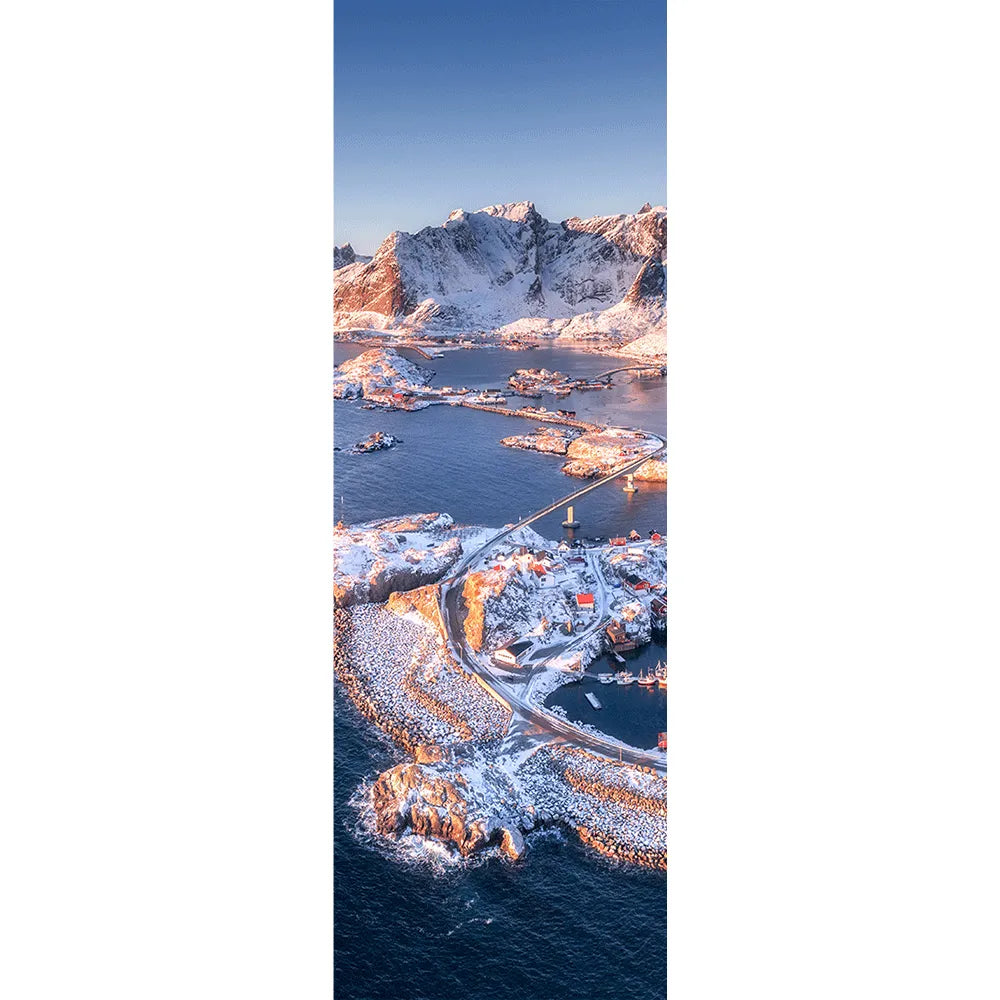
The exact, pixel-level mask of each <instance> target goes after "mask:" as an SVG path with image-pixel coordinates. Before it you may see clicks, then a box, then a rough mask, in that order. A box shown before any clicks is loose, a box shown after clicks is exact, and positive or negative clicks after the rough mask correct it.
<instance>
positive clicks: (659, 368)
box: [594, 364, 667, 378]
mask: <svg viewBox="0 0 1000 1000" xmlns="http://www.w3.org/2000/svg"><path fill="white" fill-rule="evenodd" d="M619 372H656V373H657V374H658V375H666V374H667V366H666V365H652V364H649V365H628V366H627V367H625V368H612V369H611V371H609V372H601V374H600V375H595V376H594V378H611V376H612V375H617V374H618V373H619Z"/></svg>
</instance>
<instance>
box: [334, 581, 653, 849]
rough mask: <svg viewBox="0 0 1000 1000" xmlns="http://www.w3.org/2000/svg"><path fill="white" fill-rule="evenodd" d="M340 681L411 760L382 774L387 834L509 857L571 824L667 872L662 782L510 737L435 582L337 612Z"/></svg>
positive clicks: (590, 840)
mask: <svg viewBox="0 0 1000 1000" xmlns="http://www.w3.org/2000/svg"><path fill="white" fill-rule="evenodd" d="M334 667H335V672H336V678H337V683H338V684H339V685H340V686H341V689H342V690H343V691H344V693H345V694H347V695H348V696H349V697H350V698H351V700H352V702H353V703H354V704H355V705H356V706H357V707H358V709H359V710H360V711H361V712H362V714H363V715H364V716H365V717H366V718H367V719H369V720H370V721H371V722H373V723H374V724H375V725H377V726H379V727H380V728H381V729H382V730H383V731H384V732H385V733H386V734H388V735H389V736H390V738H391V739H392V740H393V741H394V742H395V743H396V744H397V745H398V746H400V747H401V748H402V749H403V750H405V751H406V752H407V753H408V754H409V755H410V756H411V757H412V758H413V759H412V761H410V762H404V763H401V764H397V765H396V766H395V767H393V768H389V769H388V770H387V771H385V772H383V773H382V774H381V775H380V776H379V778H378V780H377V781H376V782H375V783H374V785H373V787H372V790H371V793H370V797H369V801H370V806H371V808H372V809H373V810H374V815H375V826H376V830H377V831H378V832H379V833H380V834H382V835H384V836H388V837H397V838H398V837H401V836H408V835H417V836H420V837H425V838H430V839H433V840H436V841H438V842H440V843H442V844H444V845H445V846H446V847H448V848H449V849H451V850H454V851H455V852H457V854H458V855H459V856H468V855H470V854H472V853H477V852H481V851H483V850H487V849H490V848H496V849H497V850H499V851H501V852H503V853H504V854H505V855H507V856H508V857H510V858H512V859H514V858H518V857H520V856H521V854H522V853H523V852H524V850H525V840H524V836H525V834H527V833H529V832H530V831H532V830H534V829H538V828H540V827H544V826H550V825H561V826H565V827H568V828H570V829H571V830H575V831H576V832H577V834H578V836H579V837H580V840H581V841H582V842H583V843H585V844H587V845H588V846H590V847H592V848H593V849H594V850H596V851H599V852H600V853H603V854H606V855H608V856H610V857H614V858H617V859H619V860H622V861H626V862H629V863H633V864H640V865H644V866H647V867H655V868H665V867H666V779H665V778H664V777H661V776H660V775H658V774H656V773H655V772H653V771H652V770H650V769H647V768H642V767H639V766H635V765H630V764H621V763H619V762H617V761H613V760H609V759H607V758H604V757H600V756H598V755H595V754H591V753H589V752H587V751H584V750H581V749H577V748H573V747H569V746H564V745H561V744H560V743H559V742H538V743H537V745H532V744H533V741H534V738H533V737H528V736H509V735H508V730H509V725H510V721H511V713H510V710H509V707H508V706H506V705H504V704H503V703H502V699H500V698H499V697H498V696H497V695H495V694H494V693H493V692H492V691H490V690H488V689H487V688H486V687H485V685H481V684H480V683H479V682H478V678H476V677H474V676H472V675H470V674H467V673H466V672H465V671H464V670H463V669H462V667H461V666H460V665H459V664H458V663H456V662H455V661H454V659H453V657H452V656H451V654H450V652H449V650H448V647H447V644H446V643H445V642H444V639H443V635H442V632H441V630H440V622H439V619H437V587H436V586H428V587H424V588H420V589H419V590H414V591H410V592H408V593H397V594H394V595H393V597H392V599H391V600H390V601H389V602H388V604H385V605H380V604H358V605H354V606H351V607H347V608H340V609H338V610H337V611H336V642H335V647H334Z"/></svg>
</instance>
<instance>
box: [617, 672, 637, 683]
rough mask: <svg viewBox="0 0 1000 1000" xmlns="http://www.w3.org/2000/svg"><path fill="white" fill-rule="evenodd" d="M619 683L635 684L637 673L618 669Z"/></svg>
mask: <svg viewBox="0 0 1000 1000" xmlns="http://www.w3.org/2000/svg"><path fill="white" fill-rule="evenodd" d="M618 683H619V684H634V683H635V674H633V673H632V672H631V671H628V670H619V671H618Z"/></svg>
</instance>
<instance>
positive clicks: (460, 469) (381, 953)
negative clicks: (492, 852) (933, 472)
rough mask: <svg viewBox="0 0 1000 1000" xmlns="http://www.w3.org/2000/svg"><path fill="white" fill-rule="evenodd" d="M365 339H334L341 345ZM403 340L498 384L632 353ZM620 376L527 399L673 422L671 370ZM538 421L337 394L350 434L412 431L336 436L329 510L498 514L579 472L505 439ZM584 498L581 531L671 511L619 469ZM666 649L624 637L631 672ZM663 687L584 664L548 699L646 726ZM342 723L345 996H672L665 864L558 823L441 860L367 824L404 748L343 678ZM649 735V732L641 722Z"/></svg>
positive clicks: (338, 414)
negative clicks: (645, 377) (381, 440)
mask: <svg viewBox="0 0 1000 1000" xmlns="http://www.w3.org/2000/svg"><path fill="white" fill-rule="evenodd" d="M364 349H365V348H362V347H358V346H354V345H340V344H338V345H337V349H336V356H335V360H336V361H337V362H338V363H340V362H341V361H343V360H346V359H347V358H348V357H353V356H355V355H357V354H359V353H361V351H362V350H364ZM403 353H404V354H406V356H407V357H409V358H411V359H412V360H413V361H415V362H417V363H418V364H420V365H422V366H424V367H426V368H430V369H431V370H433V371H435V372H436V373H437V374H436V376H435V378H434V379H433V382H432V384H434V385H451V386H455V387H458V386H462V385H467V386H469V387H471V388H500V387H503V386H504V385H505V384H506V377H507V375H508V374H510V372H511V371H513V370H514V369H515V368H523V367H545V368H549V369H550V370H551V369H558V370H559V371H562V372H565V373H567V374H569V375H576V376H589V375H594V374H597V373H598V372H601V371H607V370H608V369H611V368H615V367H619V365H626V364H628V362H626V361H620V362H619V361H617V360H616V359H614V358H607V357H602V356H599V355H594V354H587V353H584V352H582V351H579V350H573V349H565V348H549V347H543V348H538V349H536V350H533V351H522V352H509V351H501V350H490V349H486V350H456V351H449V352H447V354H446V355H445V357H444V358H436V359H434V360H433V361H428V360H425V359H422V358H420V357H419V356H417V355H415V354H413V353H412V352H407V351H404V352H403ZM618 380H619V381H621V382H622V384H621V385H616V387H615V388H614V389H612V390H601V391H592V392H574V393H573V394H572V395H571V396H568V397H565V398H563V399H562V400H556V399H555V397H552V396H545V397H543V399H541V400H527V401H526V402H529V403H535V404H536V405H543V406H547V407H549V408H550V409H555V408H556V407H562V408H565V409H574V410H576V411H577V415H578V416H580V417H582V418H584V419H591V420H595V421H606V422H609V423H615V424H621V425H624V426H636V427H643V428H646V429H649V430H653V431H657V432H659V433H664V432H665V431H666V386H665V384H664V381H663V380H655V381H649V382H639V381H625V380H624V378H623V376H618ZM532 426H533V425H532V423H531V422H529V421H527V420H520V419H515V418H506V417H501V416H497V415H495V414H490V413H483V412H480V411H477V410H469V409H464V408H460V407H450V406H431V407H428V408H427V409H425V410H421V411H418V412H415V413H406V412H399V413H385V412H381V411H378V410H363V409H361V407H360V404H359V403H358V402H356V401H350V402H348V401H338V402H337V403H336V404H335V412H334V436H335V443H336V445H337V446H338V447H340V448H341V449H346V448H348V447H350V446H351V445H353V444H355V443H357V442H358V441H361V440H362V439H363V438H365V437H367V436H368V435H369V434H371V433H372V432H373V431H375V430H382V431H386V432H388V433H390V434H392V435H394V436H397V437H399V438H402V441H403V443H402V444H400V445H398V446H397V447H396V448H393V449H391V450H389V451H383V452H375V453H372V454H368V455H359V456H349V455H346V454H345V453H344V451H341V452H338V453H337V455H336V458H335V463H334V466H335V468H334V487H335V492H336V503H337V508H336V512H337V516H338V518H341V519H343V520H344V522H345V523H357V522H360V521H366V520H371V519H373V518H377V517H387V516H390V515H397V514H403V513H416V512H427V511H445V512H447V513H449V514H451V515H452V516H453V517H454V518H455V520H456V521H458V522H460V523H467V524H484V525H491V526H495V527H500V526H502V525H503V524H505V523H507V522H510V521H513V520H515V519H516V518H517V517H519V516H523V515H525V514H527V513H529V512H531V511H532V510H536V509H538V508H539V507H542V506H545V505H546V504H548V503H549V502H551V501H552V500H553V499H554V498H556V497H559V496H563V495H565V494H567V493H570V492H572V491H573V490H574V489H576V488H578V487H579V486H580V485H581V484H582V480H578V479H572V478H569V477H567V476H564V475H563V474H562V473H561V472H560V471H559V466H560V465H561V463H562V461H563V459H562V458H560V457H558V456H551V455H540V454H536V453H534V452H527V451H518V450H515V449H509V448H503V447H501V446H500V445H499V444H498V441H499V439H500V438H501V437H505V436H507V435H511V434H523V433H526V432H527V431H530V430H531V428H532ZM341 497H343V501H342V500H341ZM576 510H577V518H578V519H579V520H580V521H581V522H582V527H581V529H580V534H583V535H595V534H596V535H604V536H606V537H607V536H610V535H613V534H618V533H620V532H623V531H626V532H627V531H628V530H630V529H631V528H633V527H634V528H635V529H636V530H637V531H639V532H640V533H641V534H643V535H645V534H646V532H647V531H648V529H650V528H657V529H660V530H662V529H663V528H664V527H665V524H666V488H665V487H664V486H658V485H654V484H647V483H643V484H640V490H639V492H638V493H636V494H632V495H629V494H625V493H623V492H622V490H621V489H620V487H619V486H618V485H617V484H615V483H609V484H608V485H607V486H605V487H602V488H600V489H598V490H594V491H593V492H592V493H590V494H588V495H587V496H585V497H584V498H583V499H582V500H581V501H580V502H579V503H577V504H576ZM563 516H564V514H562V513H560V514H557V515H556V514H554V515H552V516H551V517H549V518H546V519H544V520H543V521H541V522H538V523H536V524H535V525H534V527H535V528H536V530H538V531H539V532H540V533H541V534H542V535H544V536H545V537H547V538H559V537H561V535H562V534H563V529H562V528H561V527H560V522H561V521H562V519H563ZM663 655H664V651H663V648H662V647H660V646H657V645H653V646H650V647H647V649H646V650H644V651H638V652H637V653H635V654H625V656H626V659H627V660H628V661H629V664H628V666H629V669H631V670H634V671H638V670H639V668H640V667H641V666H645V665H647V664H646V660H647V659H648V660H649V661H650V663H649V665H652V663H655V661H656V660H657V659H658V658H661V657H662V656H663ZM605 669H611V667H610V666H608V665H607V664H606V663H605V662H604V661H603V659H602V661H599V662H598V663H595V664H593V665H592V666H591V668H590V672H591V673H593V672H596V671H598V670H605ZM585 690H593V691H594V692H595V693H596V694H597V696H598V697H599V698H600V699H601V701H602V703H603V704H605V705H606V706H607V707H606V708H605V709H603V710H602V711H601V712H594V711H593V710H591V709H590V708H589V706H588V705H587V704H586V702H585V701H584V700H583V692H584V691H585ZM665 701H666V694H665V692H660V691H647V690H643V689H640V688H639V687H638V685H635V684H633V685H630V686H629V687H622V688H619V687H617V686H615V685H609V686H601V685H599V684H596V682H595V681H594V680H592V679H590V680H585V681H584V682H583V684H581V685H571V686H570V687H568V688H563V689H560V691H558V692H556V693H555V694H554V695H552V696H551V697H550V699H549V703H550V704H561V705H563V707H564V708H565V709H566V711H567V714H568V715H569V716H570V717H571V718H574V719H578V720H580V721H583V722H589V723H591V724H603V725H605V726H606V727H607V728H608V730H609V731H612V733H613V735H617V736H619V737H621V738H630V737H632V736H635V738H636V739H638V734H639V733H640V732H641V733H642V734H643V736H646V734H647V731H652V729H654V728H656V726H657V725H658V722H657V719H658V718H662V710H661V709H660V708H659V706H661V705H662V706H664V707H665ZM604 713H606V715H605V717H604V718H603V719H601V718H599V717H600V716H602V715H604ZM647 714H648V715H649V718H648V719H647V718H646V715H647ZM334 736H335V747H334V764H335V772H334V801H335V834H334V851H335V856H334V946H335V950H334V974H335V983H336V992H337V996H338V997H339V998H340V1000H383V998H386V1000H388V998H392V1000H444V998H446V997H448V998H452V997H455V998H459V997H471V996H482V995H490V996H499V997H506V996H516V997H518V998H519V1000H584V998H588V1000H604V998H608V1000H611V998H616V1000H662V998H663V997H664V996H665V995H666V985H665V980H666V892H667V890H666V875H665V873H663V872H660V871H651V870H646V869H642V868H637V867H634V866H626V865H622V864H619V863H617V862H612V861H610V860H608V859H606V858H603V857H601V856H600V855H598V854H596V853H593V852H591V851H588V850H586V849H584V848H583V847H582V846H581V845H580V844H579V843H578V842H577V841H576V839H575V835H569V834H563V833H560V832H558V831H551V832H543V833H541V834H531V835H529V837H528V851H527V853H526V854H525V855H524V857H523V858H522V859H521V860H519V861H517V862H511V861H508V860H506V859H503V858H500V857H485V858H479V859H475V860H473V861H472V862H462V863H450V862H449V863H445V862H444V861H443V860H442V858H441V855H440V854H439V853H438V852H436V851H435V850H434V849H433V848H426V847H421V846H419V845H416V844H413V845H408V846H407V845H402V846H401V845H389V844H386V843H385V842H382V841H380V840H379V839H377V838H376V837H374V836H372V835H371V834H370V833H369V832H368V831H367V828H366V825H365V822H364V809H363V807H362V806H361V804H360V803H361V800H362V799H363V796H362V795H359V794H358V791H359V789H363V788H364V787H366V786H367V784H368V783H370V782H371V781H372V780H373V779H374V778H375V777H377V775H378V774H379V772H380V771H382V770H384V769H385V768H387V767H390V766H392V765H393V764H395V763H399V762H400V761H402V760H404V759H405V757H404V755H403V754H402V753H401V752H400V751H397V750H396V749H394V748H393V747H392V746H391V745H390V744H389V743H388V741H387V740H386V739H385V737H383V736H382V735H381V734H380V733H378V731H377V730H375V728H374V727H373V726H371V725H370V724H369V723H368V722H366V721H365V720H364V719H362V718H361V717H360V716H359V715H358V713H357V712H356V711H355V709H354V707H353V706H352V705H351V704H350V702H349V701H348V699H347V698H346V697H345V696H343V695H340V694H338V695H337V703H336V716H335V728H334ZM639 742H640V744H643V743H645V744H648V745H652V742H651V741H650V740H649V739H648V738H646V739H642V740H639Z"/></svg>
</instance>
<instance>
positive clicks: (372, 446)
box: [347, 431, 403, 455]
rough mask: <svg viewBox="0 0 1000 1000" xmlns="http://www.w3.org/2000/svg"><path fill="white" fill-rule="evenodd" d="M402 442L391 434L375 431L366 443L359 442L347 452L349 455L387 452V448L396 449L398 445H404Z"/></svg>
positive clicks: (365, 440)
mask: <svg viewBox="0 0 1000 1000" xmlns="http://www.w3.org/2000/svg"><path fill="white" fill-rule="evenodd" d="M402 443H403V442H402V440H401V439H400V438H397V437H393V436H392V435H391V434H384V433H383V432H382V431H375V433H374V434H369V435H368V437H366V438H365V439H364V441H359V442H358V443H357V444H356V445H355V446H354V447H353V448H350V449H349V450H348V452H347V454H348V455H367V454H369V453H370V452H373V451H385V450H386V449H387V448H394V447H395V446H396V445H397V444H402Z"/></svg>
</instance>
